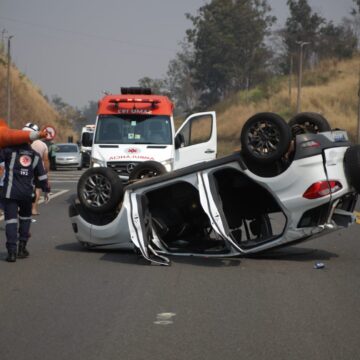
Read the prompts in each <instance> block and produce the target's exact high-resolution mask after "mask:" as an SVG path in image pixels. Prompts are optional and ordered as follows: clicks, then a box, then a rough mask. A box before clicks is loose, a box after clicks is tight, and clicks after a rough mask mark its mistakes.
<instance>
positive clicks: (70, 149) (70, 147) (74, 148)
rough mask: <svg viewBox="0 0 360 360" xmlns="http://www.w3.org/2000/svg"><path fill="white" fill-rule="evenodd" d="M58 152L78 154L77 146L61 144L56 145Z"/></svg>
mask: <svg viewBox="0 0 360 360" xmlns="http://www.w3.org/2000/svg"><path fill="white" fill-rule="evenodd" d="M56 152H58V153H74V152H78V147H77V145H73V144H59V145H56Z"/></svg>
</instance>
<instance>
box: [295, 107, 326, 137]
mask: <svg viewBox="0 0 360 360" xmlns="http://www.w3.org/2000/svg"><path fill="white" fill-rule="evenodd" d="M289 126H290V128H291V132H292V135H293V137H295V136H296V135H299V134H306V133H310V134H317V133H319V132H324V131H330V130H331V127H330V125H329V123H328V121H327V120H326V119H325V118H324V116H322V115H321V114H318V113H314V112H302V113H299V114H297V115H295V116H294V117H293V118H291V119H290V121H289Z"/></svg>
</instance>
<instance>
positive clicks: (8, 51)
mask: <svg viewBox="0 0 360 360" xmlns="http://www.w3.org/2000/svg"><path fill="white" fill-rule="evenodd" d="M13 37H14V36H13V35H10V36H9V37H8V46H7V122H8V125H9V127H11V81H10V68H11V52H10V45H11V39H12V38H13Z"/></svg>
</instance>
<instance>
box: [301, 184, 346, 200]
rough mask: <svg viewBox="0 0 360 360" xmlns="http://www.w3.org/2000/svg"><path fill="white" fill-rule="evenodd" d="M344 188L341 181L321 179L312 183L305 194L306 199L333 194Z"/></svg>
mask: <svg viewBox="0 0 360 360" xmlns="http://www.w3.org/2000/svg"><path fill="white" fill-rule="evenodd" d="M341 189H342V185H341V183H340V182H339V181H336V180H329V181H319V182H316V183H314V184H312V185H311V186H310V187H309V188H308V189H307V190H306V191H305V192H304V194H303V197H304V198H305V199H318V198H321V197H323V196H327V195H329V194H333V193H335V192H337V191H339V190H341Z"/></svg>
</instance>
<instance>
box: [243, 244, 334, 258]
mask: <svg viewBox="0 0 360 360" xmlns="http://www.w3.org/2000/svg"><path fill="white" fill-rule="evenodd" d="M246 257H247V258H248V259H257V260H286V261H314V260H330V259H331V258H337V257H339V255H338V254H335V253H332V252H330V251H326V250H319V249H309V248H301V247H287V248H282V249H278V250H269V251H267V252H264V253H261V254H254V255H247V256H246Z"/></svg>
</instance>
